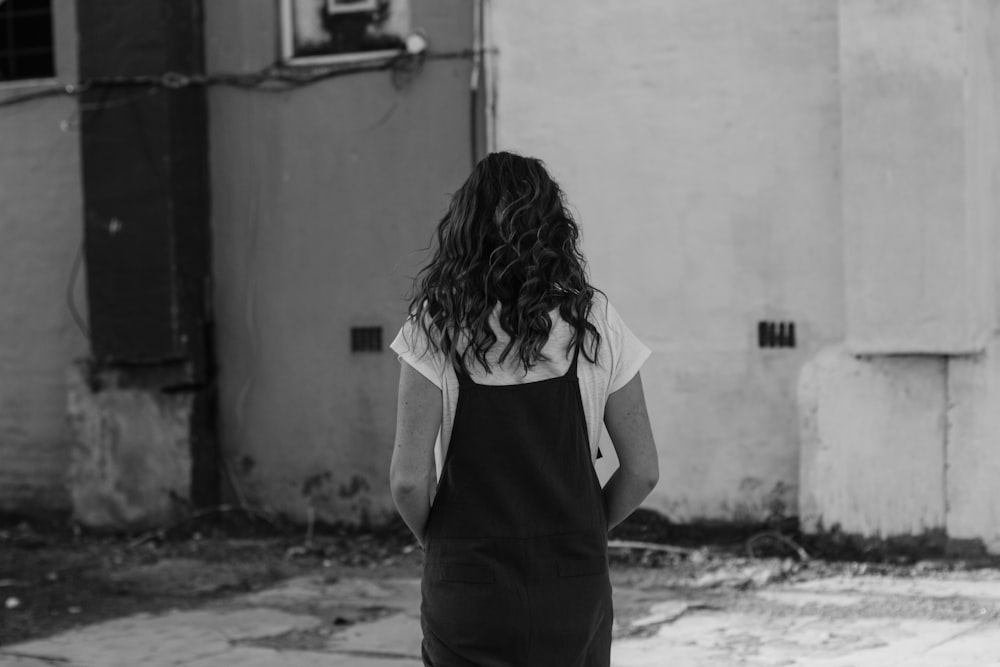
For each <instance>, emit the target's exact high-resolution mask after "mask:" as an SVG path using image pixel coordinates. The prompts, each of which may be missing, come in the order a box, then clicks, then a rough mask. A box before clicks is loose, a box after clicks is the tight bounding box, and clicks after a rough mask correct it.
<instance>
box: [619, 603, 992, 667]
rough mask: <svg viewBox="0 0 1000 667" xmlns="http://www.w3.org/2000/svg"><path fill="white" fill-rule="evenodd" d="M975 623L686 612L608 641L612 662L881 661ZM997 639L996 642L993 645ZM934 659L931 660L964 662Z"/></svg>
mask: <svg viewBox="0 0 1000 667" xmlns="http://www.w3.org/2000/svg"><path fill="white" fill-rule="evenodd" d="M975 627H976V626H975V625H974V624H972V623H952V622H936V621H914V620H912V619H904V620H900V619H860V620H833V621H831V620H830V619H828V618H824V617H821V616H798V615H789V616H767V615H748V614H729V613H721V614H704V613H702V614H688V615H686V616H684V617H683V618H681V619H679V620H678V621H677V622H675V623H673V624H671V625H666V626H663V627H662V628H661V630H660V632H659V633H657V634H656V635H655V636H653V637H649V638H646V639H628V640H622V641H619V642H617V643H616V644H615V645H614V646H613V647H612V664H613V665H615V667H654V666H655V667H662V665H664V664H667V663H669V664H676V665H685V667H703V666H704V667H708V666H712V667H722V666H723V665H737V664H739V665H749V666H757V665H760V666H764V665H768V666H773V665H782V666H785V667H805V666H817V667H818V666H819V665H823V666H824V667H833V666H835V665H836V666H839V667H848V666H851V667H867V666H872V667H875V666H876V665H877V666H878V667H885V666H886V665H897V664H898V665H903V664H906V665H909V664H911V663H910V660H912V659H913V658H914V657H917V656H920V655H922V654H924V653H925V652H927V651H929V650H931V649H933V648H937V647H941V646H943V645H945V644H946V643H947V642H948V641H949V640H951V639H952V638H954V637H956V636H959V635H961V634H962V633H964V632H969V631H971V630H973V629H974V628H975ZM998 645H1000V644H998ZM970 664H983V663H969V662H953V663H946V662H939V663H936V665H935V667H951V666H952V665H954V666H955V667H958V665H962V666H967V665H970Z"/></svg>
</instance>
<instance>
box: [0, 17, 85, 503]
mask: <svg viewBox="0 0 1000 667" xmlns="http://www.w3.org/2000/svg"><path fill="white" fill-rule="evenodd" d="M74 5H75V3H73V2H54V3H53V8H54V11H55V41H56V60H57V63H56V66H57V70H56V71H57V73H58V80H59V82H60V83H71V82H73V81H75V80H76V21H75V16H74ZM46 83H51V82H46ZM34 85H38V84H37V83H36V84H34ZM32 88H33V84H32V83H30V82H8V83H0V99H2V98H6V97H9V96H13V95H18V94H21V93H25V92H29V91H30V90H31V89H32ZM76 106H77V104H76V100H74V99H72V98H68V97H65V98H63V97H60V98H50V99H46V100H41V101H34V102H30V103H27V104H23V105H16V106H13V107H8V108H4V109H0V512H12V513H33V512H38V511H43V510H44V511H53V510H63V509H68V506H69V498H68V495H67V493H66V490H65V487H64V484H63V482H64V479H65V475H66V472H67V466H68V465H69V452H70V441H71V435H70V430H69V427H68V425H67V422H66V376H67V373H68V371H69V369H70V365H71V361H72V360H73V359H74V358H77V357H80V356H83V355H85V354H86V351H87V343H86V339H85V337H84V335H83V334H82V333H81V332H80V331H79V330H78V329H77V327H76V326H75V325H74V323H73V320H72V318H71V316H70V311H69V309H68V308H67V304H66V300H67V289H68V286H69V284H70V274H71V270H72V267H73V264H74V259H75V258H76V256H77V252H78V250H79V248H80V243H81V240H82V234H83V214H82V207H83V204H82V196H81V191H80V164H79V163H80V156H79V137H78V135H77V133H76V132H75V131H74V128H73V120H74V118H75V116H76ZM64 122H65V123H64ZM84 280H85V276H84V275H83V273H82V272H81V273H80V275H79V277H78V280H77V282H76V285H75V289H74V291H73V294H74V298H75V299H76V302H77V304H78V308H79V310H80V312H81V313H83V315H84V317H86V312H87V304H86V301H85V298H84V293H85V290H84V282H83V281H84Z"/></svg>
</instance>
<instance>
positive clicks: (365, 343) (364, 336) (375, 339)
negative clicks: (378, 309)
mask: <svg viewBox="0 0 1000 667" xmlns="http://www.w3.org/2000/svg"><path fill="white" fill-rule="evenodd" d="M381 351H382V327H351V352H381Z"/></svg>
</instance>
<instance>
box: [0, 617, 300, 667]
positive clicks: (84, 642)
mask: <svg viewBox="0 0 1000 667" xmlns="http://www.w3.org/2000/svg"><path fill="white" fill-rule="evenodd" d="M318 624H319V619H316V618H313V617H312V616H306V615H301V614H289V613H286V612H283V611H279V610H275V609H267V608H250V609H239V610H212V611H210V610H199V611H186V612H172V613H169V614H164V615H162V616H150V615H146V614H140V615H137V616H130V617H128V618H123V619H119V620H116V621H111V622H109V623H100V624H98V625H92V626H89V627H86V628H81V629H79V630H74V631H72V632H67V633H63V634H60V635H56V636H55V637H50V638H48V639H41V640H37V641H31V642H25V643H21V644H15V645H13V646H10V647H7V649H5V650H6V651H9V652H12V653H16V654H19V655H23V656H37V657H41V658H48V659H50V662H51V661H52V660H55V661H56V664H65V663H64V662H62V661H65V660H69V661H71V662H72V661H78V662H80V663H81V664H83V665H101V666H102V667H117V666H118V665H122V667H131V666H133V665H148V666H150V667H153V666H159V665H175V664H184V663H185V662H190V661H193V660H196V659H199V658H204V657H207V656H218V655H220V654H222V653H224V652H226V651H227V650H229V649H230V642H232V641H235V640H239V639H253V638H260V637H271V636H275V635H281V634H284V633H286V632H291V631H293V630H304V629H309V628H312V627H315V626H316V625H318Z"/></svg>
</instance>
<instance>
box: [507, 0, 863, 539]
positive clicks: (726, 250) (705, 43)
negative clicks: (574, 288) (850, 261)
mask: <svg viewBox="0 0 1000 667" xmlns="http://www.w3.org/2000/svg"><path fill="white" fill-rule="evenodd" d="M492 5H493V9H492V28H493V31H494V33H495V36H496V37H495V39H496V46H497V47H498V48H499V50H500V53H499V56H498V62H497V68H498V79H497V89H498V97H497V119H496V122H497V134H498V138H497V140H498V146H499V147H500V148H506V149H512V150H518V151H521V152H524V153H530V154H536V155H538V156H539V157H541V158H543V159H544V160H546V162H547V163H548V164H549V166H550V167H551V168H552V170H553V171H554V173H555V175H556V176H557V177H558V178H559V179H560V180H561V182H562V184H563V185H564V187H565V189H566V191H567V194H568V197H569V199H570V201H571V202H572V203H573V205H574V207H575V209H576V210H577V212H578V213H579V221H580V222H581V223H582V227H583V234H584V239H585V250H586V252H587V255H588V257H589V259H590V262H591V267H592V275H593V279H594V281H595V283H596V284H597V285H598V286H600V287H601V288H603V289H605V290H606V291H607V292H608V294H609V296H610V297H611V298H612V300H613V301H614V302H615V303H616V304H617V305H618V307H619V309H620V310H621V312H622V313H623V315H624V317H625V318H626V320H627V321H628V322H629V323H630V325H631V326H632V327H633V328H634V330H635V331H636V333H637V334H638V335H639V336H640V337H641V338H642V339H643V340H644V341H646V342H647V343H648V344H649V345H650V346H651V347H652V348H653V351H654V356H653V357H652V358H651V359H650V361H649V362H648V364H647V366H646V367H645V368H644V370H643V382H644V385H645V387H646V391H647V398H648V402H649V405H650V408H651V414H652V419H653V428H654V432H655V435H656V438H657V443H658V446H659V449H660V460H661V468H662V469H661V477H660V484H659V486H658V488H657V490H656V491H654V494H653V495H652V497H651V498H650V500H649V502H648V504H649V506H650V507H652V508H654V509H658V510H661V511H664V512H665V513H666V514H667V515H668V516H669V517H670V518H671V519H674V520H692V519H722V520H742V519H760V518H764V517H766V516H767V515H768V514H769V513H771V512H780V513H785V514H794V513H795V509H796V508H795V504H796V486H797V480H798V463H799V459H798V456H799V453H798V450H799V438H798V431H797V425H796V424H797V413H796V406H795V386H796V377H797V373H798V371H799V368H800V367H801V365H802V364H803V363H804V362H805V361H806V360H807V359H808V358H809V357H810V355H811V354H812V353H814V352H815V351H816V350H817V349H818V348H819V347H820V346H821V345H823V344H825V343H828V342H831V341H834V340H838V339H840V338H842V337H843V332H844V328H843V326H844V325H843V317H844V316H843V308H844V306H843V302H844V291H843V270H842V238H841V223H840V189H839V183H838V164H839V137H840V118H839V98H838V82H837V64H838V41H837V6H836V3H831V2H826V1H824V0H759V1H756V2H745V1H744V0H667V1H664V0H639V1H637V2H632V3H629V5H628V8H627V11H622V10H621V8H618V7H610V6H609V5H608V4H607V3H603V2H596V1H594V0H585V1H582V2H581V1H580V0H575V1H570V0H550V1H549V2H529V1H528V0H505V1H504V2H494V3H492ZM769 319H774V320H791V321H794V322H795V323H796V325H797V333H798V338H799V347H798V348H797V349H794V350H760V349H757V347H756V344H757V341H756V325H757V322H758V321H759V320H769Z"/></svg>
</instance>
